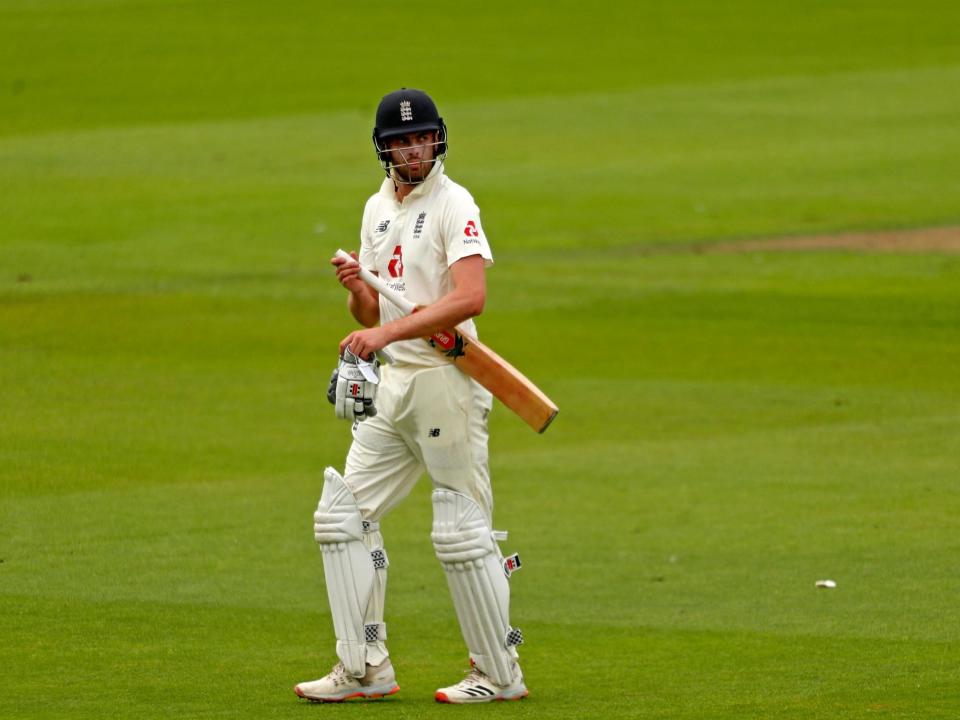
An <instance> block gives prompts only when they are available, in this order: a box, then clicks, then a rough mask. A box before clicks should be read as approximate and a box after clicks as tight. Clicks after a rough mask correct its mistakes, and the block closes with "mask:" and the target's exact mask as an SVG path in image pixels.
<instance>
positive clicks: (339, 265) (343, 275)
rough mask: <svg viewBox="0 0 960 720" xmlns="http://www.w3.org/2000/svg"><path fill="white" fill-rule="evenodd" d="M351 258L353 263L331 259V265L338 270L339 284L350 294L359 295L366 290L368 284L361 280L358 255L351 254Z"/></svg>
mask: <svg viewBox="0 0 960 720" xmlns="http://www.w3.org/2000/svg"><path fill="white" fill-rule="evenodd" d="M350 256H351V257H352V258H353V262H349V261H348V260H344V259H343V258H341V257H332V258H330V264H331V265H333V266H334V267H335V268H336V270H337V282H339V283H340V284H341V285H343V286H344V287H345V288H346V289H347V290H349V291H350V292H352V293H359V292H362V291H363V290H364V289H365V288H366V283H364V282H363V280H361V279H360V261H359V260H358V259H357V254H356V253H355V252H351V253H350Z"/></svg>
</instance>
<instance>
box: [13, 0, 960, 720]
mask: <svg viewBox="0 0 960 720" xmlns="http://www.w3.org/2000/svg"><path fill="white" fill-rule="evenodd" d="M477 7H482V8H483V9H482V10H481V9H466V8H464V7H458V6H454V7H445V6H440V7H435V8H426V7H411V6H402V5H400V6H389V5H380V4H377V5H374V4H367V3H356V4H354V7H352V9H349V8H347V7H346V6H339V7H336V8H321V7H319V5H318V4H316V3H310V2H288V1H286V0H280V1H279V2H274V3H268V4H264V3H256V2H248V1H246V0H243V1H242V2H232V3H219V2H199V1H196V0H170V1H166V2H161V1H159V0H142V1H136V2H135V1H133V0H130V1H128V2H120V1H110V0H72V1H70V2H67V1H65V0H61V1H54V0H48V1H45V2H36V1H35V0H0V623H2V625H0V638H2V639H0V668H2V670H0V717H2V718H11V719H17V720H19V719H21V718H23V719H27V718H29V719H34V718H37V719H39V718H56V719H57V720H62V719H64V718H137V719H138V720H141V719H143V718H169V717H180V718H217V717H223V718H251V719H253V718H257V719H259V718H304V717H308V716H310V717H319V716H321V715H323V716H324V717H329V716H332V715H342V716H344V717H351V718H355V717H376V718H432V717H447V716H450V715H452V714H457V715H462V714H463V712H467V713H471V714H473V715H485V716H496V717H520V718H534V717H536V718H551V719H553V718H593V717H602V718H605V719H606V720H616V719H619V718H689V719H691V720H692V719H701V718H729V719H731V720H734V719H736V720H740V719H743V718H796V719H798V720H800V719H807V718H830V719H831V720H838V719H846V718H923V719H926V718H945V719H946V718H951V719H953V718H956V717H958V716H960V694H958V688H960V611H958V609H957V602H958V600H957V599H958V597H960V519H958V518H960V409H958V408H960V372H958V368H960V255H956V254H936V253H926V254H924V253H916V254H869V253H854V252H807V253H776V252H750V253H740V254H735V253H734V254H716V255H713V254H703V253H699V252H694V251H692V249H691V248H696V247H699V246H700V245H701V244H702V243H710V242H713V241H718V240H728V239H737V238H763V237H774V236H783V235H791V234H812V233H827V232H833V231H843V230H874V229H889V228H909V227H926V226H939V225H952V224H958V223H960V201H958V198H960V94H958V92H957V88H958V87H960V41H958V36H957V32H956V28H957V27H958V26H960V6H958V5H957V4H956V3H948V2H935V1H931V0H920V1H918V2H913V3H894V2H881V3H877V2H871V3H868V2H854V1H852V0H846V1H842V2H825V1H823V2H821V1H817V2H810V3H804V4H803V8H802V9H799V8H798V9H795V10H789V9H784V8H782V7H779V6H777V5H776V4H772V3H766V2H760V1H759V0H752V1H751V0H737V1H736V2H730V3H709V2H705V1H699V2H694V1H686V0H685V1H683V2H678V3H660V2H657V3H644V4H643V5H642V6H641V7H635V6H634V4H633V3H627V2H617V3H608V4H607V5H606V6H590V5H586V4H581V3H572V2H552V3H532V4H528V5H518V4H516V3H510V4H507V3H500V2H492V3H485V4H483V5H482V6H477ZM401 85H408V86H414V87H424V88H426V89H428V90H429V91H431V92H432V94H433V95H434V96H435V97H436V98H437V100H438V104H439V105H440V109H441V111H442V113H443V114H444V116H445V118H446V120H447V123H448V125H449V127H450V138H451V156H450V160H449V163H448V171H449V173H450V174H451V176H452V177H454V178H455V179H457V180H458V181H460V182H462V183H463V184H465V185H466V186H467V187H468V188H469V189H470V190H471V191H472V192H473V194H474V196H475V197H476V198H477V200H478V202H479V204H480V206H481V208H482V210H483V217H484V225H485V227H486V230H487V233H488V235H489V237H490V239H491V242H492V244H493V248H494V253H495V255H496V258H497V261H498V262H497V265H496V266H495V267H494V268H493V269H492V270H491V271H490V273H489V276H488V282H489V288H490V296H489V300H488V303H487V309H486V312H485V314H484V317H483V318H481V321H480V327H481V330H482V334H483V337H484V339H485V340H487V341H488V342H489V343H490V344H491V345H492V346H494V347H495V348H497V349H499V350H500V351H502V353H503V354H504V355H506V356H507V357H509V358H510V359H511V360H512V361H513V362H515V363H516V364H517V365H518V366H520V367H521V368H524V369H525V370H526V371H527V372H528V373H529V374H530V375H531V376H532V377H533V378H534V379H536V380H537V381H538V382H539V384H541V385H542V386H543V388H544V389H545V390H546V391H547V392H548V393H549V394H550V395H551V396H552V397H553V398H554V399H555V400H556V401H557V403H558V404H559V405H560V407H561V414H560V417H559V418H558V420H557V421H556V423H555V424H554V425H553V426H552V427H551V428H550V430H549V431H548V432H547V433H546V434H545V435H543V436H536V435H535V434H533V433H531V432H530V431H529V430H527V429H526V427H525V426H524V425H522V423H521V422H520V421H519V420H518V419H516V418H515V417H513V416H512V415H510V414H509V412H508V411H506V410H505V409H504V408H502V407H499V408H497V409H496V411H495V413H494V415H493V416H492V420H491V424H492V433H493V437H492V440H491V452H492V469H493V473H494V484H495V492H496V495H497V503H498V506H497V526H498V527H502V528H504V529H508V530H509V531H510V534H511V536H510V542H509V543H507V544H506V545H505V549H506V550H510V551H512V550H518V551H520V552H521V553H522V555H523V559H524V570H523V572H521V573H519V574H518V575H516V576H515V577H514V579H513V580H512V587H513V591H514V603H513V616H514V621H515V623H516V624H517V625H519V626H521V627H522V628H523V629H524V632H525V635H526V637H527V644H526V645H525V646H524V647H523V648H522V649H521V650H522V658H523V664H524V670H525V673H526V676H527V682H528V685H529V686H530V689H531V695H530V697H529V698H528V699H527V700H525V701H524V702H522V703H508V704H503V705H496V706H490V707H481V708H476V709H474V710H467V711H462V710H458V709H457V708H451V707H445V706H438V705H435V703H434V702H433V699H432V692H433V689H434V688H436V687H438V686H440V685H445V684H448V683H450V682H452V681H454V680H456V679H458V678H459V673H460V672H461V671H462V670H465V669H466V668H465V665H466V663H465V660H466V653H465V649H464V647H463V645H462V641H461V639H460V637H459V630H458V628H457V626H456V621H455V617H454V614H453V609H452V606H451V604H450V601H449V598H448V594H447V590H446V584H445V580H444V578H443V574H442V571H441V569H440V568H439V564H438V563H437V561H436V560H435V558H434V557H433V550H432V547H431V544H430V539H429V530H430V520H431V518H430V503H429V482H428V481H427V480H426V479H424V480H423V481H421V483H420V485H419V486H418V487H417V489H416V490H415V491H414V493H413V494H412V495H411V497H410V498H409V499H408V500H407V501H406V502H405V503H404V504H403V505H402V506H401V507H400V508H399V509H398V510H396V511H395V512H394V513H393V514H392V515H391V516H390V517H389V518H388V519H387V520H386V522H385V523H384V535H385V538H386V546H387V549H388V551H389V553H390V559H391V566H392V567H391V574H390V582H389V585H390V593H389V596H388V617H387V620H388V623H389V625H390V637H391V640H390V647H391V652H392V655H393V659H394V663H395V665H396V667H397V669H398V679H399V682H400V685H401V687H402V691H401V693H400V694H398V695H396V696H394V697H393V698H390V699H388V700H385V701H382V702H379V703H373V704H361V705H357V704H353V705H344V706H315V705H309V704H307V703H304V702H302V701H299V700H298V699H297V698H296V697H295V696H294V694H293V693H292V686H293V684H294V683H296V682H297V681H300V680H305V679H310V678H313V677H317V676H319V675H320V674H323V673H324V672H326V671H327V670H328V669H329V667H330V666H331V665H332V664H333V662H334V659H335V658H334V655H333V643H332V630H331V627H330V620H329V614H328V613H327V609H326V607H327V605H326V595H325V590H324V586H323V576H322V567H321V562H320V558H319V553H318V551H317V548H316V545H315V544H314V542H313V538H312V528H311V522H312V512H313V509H314V507H315V505H316V502H317V499H318V497H319V493H320V488H321V483H322V469H323V467H324V466H325V465H328V464H332V465H335V466H342V463H343V456H344V454H345V452H346V449H347V446H348V443H349V428H348V426H347V425H346V424H345V423H343V422H342V421H338V420H336V419H335V418H334V417H333V412H332V410H331V408H330V406H329V405H328V404H327V402H326V400H325V397H324V393H325V390H326V380H327V378H328V377H329V371H330V369H331V368H332V365H333V362H334V360H335V354H336V349H335V348H336V343H337V341H338V340H339V339H340V338H341V337H342V336H343V335H345V334H346V333H347V332H348V331H349V330H350V329H351V327H352V325H351V322H350V320H349V317H348V315H347V313H346V311H345V309H344V307H343V294H342V290H341V289H340V288H339V287H338V286H337V284H336V283H335V282H334V280H333V279H332V274H331V271H330V269H329V267H328V265H327V260H328V258H329V257H330V256H331V254H332V253H333V251H334V250H335V249H336V248H337V247H340V246H346V247H351V248H353V247H356V244H357V239H356V238H357V233H358V227H359V221H360V212H361V209H362V206H363V202H364V201H365V199H366V197H367V196H368V195H369V194H370V193H371V192H373V190H374V189H375V188H376V187H377V185H378V183H379V177H380V175H379V168H378V166H377V165H376V162H375V158H374V156H373V153H372V149H371V147H370V143H369V133H370V126H371V123H372V116H373V111H374V108H375V106H376V102H377V100H378V99H379V97H380V96H381V95H382V94H384V93H386V92H388V91H389V90H392V89H394V88H396V87H398V86H401ZM824 578H832V579H835V580H836V581H837V583H838V587H837V589H835V590H817V589H816V588H815V587H814V582H815V581H816V580H818V579H824Z"/></svg>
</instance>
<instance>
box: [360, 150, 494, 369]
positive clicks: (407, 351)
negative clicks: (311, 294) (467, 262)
mask: <svg viewBox="0 0 960 720" xmlns="http://www.w3.org/2000/svg"><path fill="white" fill-rule="evenodd" d="M471 255H480V256H482V257H483V259H484V261H485V264H486V265H487V266H490V265H492V264H493V254H492V253H491V251H490V245H489V244H488V243H487V237H486V235H485V234H484V232H483V227H482V226H481V225H480V209H479V208H478V207H477V204H476V203H475V202H474V201H473V197H472V196H471V195H470V193H469V192H468V191H467V190H466V188H464V187H463V186H461V185H458V184H457V183H455V182H454V181H453V180H451V179H450V178H448V177H447V176H446V174H445V173H444V170H443V163H442V162H439V163H436V164H435V165H434V167H433V170H431V171H430V174H429V175H428V176H427V179H426V180H424V181H423V182H422V183H420V184H419V185H417V187H416V188H414V190H413V192H411V193H410V194H409V195H407V197H406V198H404V200H403V202H402V203H399V202H397V200H396V197H395V196H394V192H393V181H392V180H391V179H390V178H384V181H383V185H381V186H380V191H379V192H377V193H376V194H374V195H372V196H371V197H370V199H369V200H367V204H366V206H365V207H364V209H363V223H362V225H361V228H360V264H361V265H363V267H365V268H367V269H368V270H371V271H374V272H376V273H377V274H379V275H380V277H381V278H383V279H384V280H385V281H386V283H387V284H388V285H389V286H390V287H391V288H392V289H393V290H395V291H397V292H399V293H400V294H402V295H404V296H406V298H407V299H408V300H410V301H412V302H413V303H415V304H417V305H429V304H431V303H433V302H436V301H437V300H439V299H440V298H441V297H443V296H444V295H446V294H447V293H449V292H450V291H451V290H453V277H452V276H451V273H450V266H451V265H453V264H454V263H455V262H456V261H457V260H460V259H462V258H465V257H469V256H471ZM400 317H403V312H402V311H401V310H399V309H398V308H397V307H396V306H394V305H393V304H392V303H391V302H389V301H388V300H386V299H385V298H382V297H381V298H380V324H381V325H385V324H386V323H388V322H390V321H391V320H395V319H396V318H400ZM462 327H463V328H464V329H465V330H467V331H468V332H470V333H471V334H474V335H476V327H475V326H474V323H473V320H468V321H466V322H465V323H462ZM387 351H388V352H389V353H390V355H391V356H392V357H393V358H394V360H396V362H397V363H407V364H411V365H425V366H429V367H435V366H439V365H443V364H445V363H447V362H448V361H447V360H446V359H445V358H444V357H443V356H442V355H441V354H440V353H438V352H437V351H436V350H434V349H433V348H431V347H430V346H429V345H428V344H427V343H426V342H424V341H423V340H420V339H417V340H401V341H398V342H395V343H393V344H391V345H390V346H389V347H388V348H387Z"/></svg>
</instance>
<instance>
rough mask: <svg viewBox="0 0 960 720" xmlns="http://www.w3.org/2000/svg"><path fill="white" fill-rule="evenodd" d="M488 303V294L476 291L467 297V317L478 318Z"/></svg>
mask: <svg viewBox="0 0 960 720" xmlns="http://www.w3.org/2000/svg"><path fill="white" fill-rule="evenodd" d="M486 302H487V294H486V293H485V292H483V291H476V292H472V293H470V294H469V295H468V296H467V297H466V302H465V304H464V312H466V313H467V317H476V316H477V315H479V314H480V313H482V312H483V306H484V305H485V304H486Z"/></svg>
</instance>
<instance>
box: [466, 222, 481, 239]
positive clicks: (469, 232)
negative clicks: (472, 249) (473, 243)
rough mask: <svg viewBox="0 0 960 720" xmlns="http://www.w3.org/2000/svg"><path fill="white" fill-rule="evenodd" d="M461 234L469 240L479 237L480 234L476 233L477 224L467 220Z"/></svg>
mask: <svg viewBox="0 0 960 720" xmlns="http://www.w3.org/2000/svg"><path fill="white" fill-rule="evenodd" d="M463 234H464V235H466V236H467V237H471V238H475V237H480V233H479V232H477V223H476V222H474V221H473V220H467V226H466V227H465V228H464V229H463Z"/></svg>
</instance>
